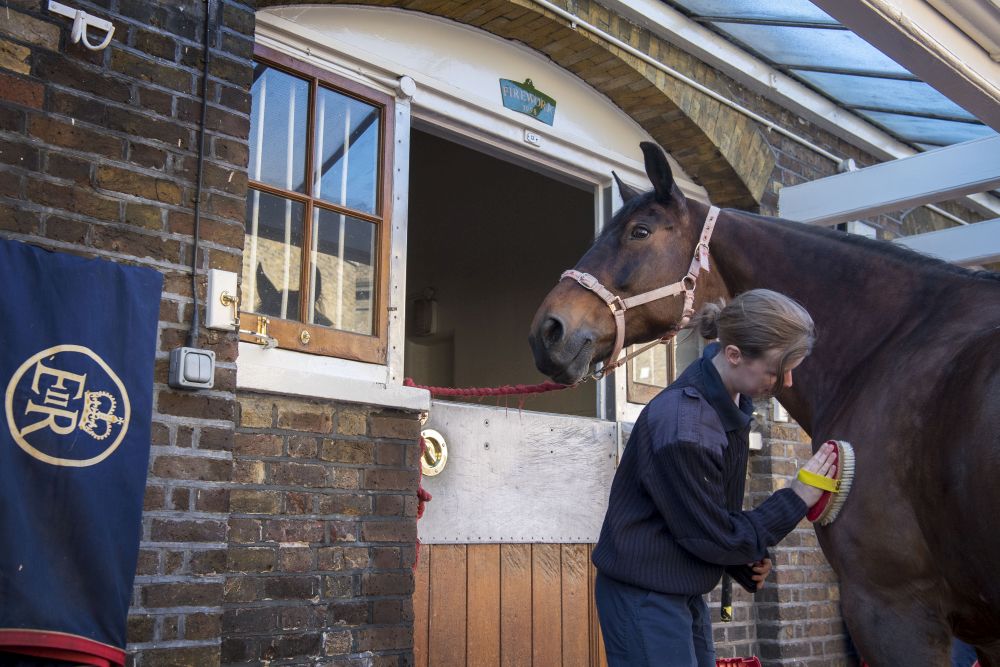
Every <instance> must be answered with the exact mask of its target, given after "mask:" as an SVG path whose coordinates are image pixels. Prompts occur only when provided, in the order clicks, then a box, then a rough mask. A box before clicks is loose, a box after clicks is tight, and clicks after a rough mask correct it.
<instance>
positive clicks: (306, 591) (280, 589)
mask: <svg viewBox="0 0 1000 667" xmlns="http://www.w3.org/2000/svg"><path fill="white" fill-rule="evenodd" d="M318 589H319V581H318V580H317V578H316V577H268V578H266V579H264V580H263V594H264V597H265V598H268V599H271V600H297V599H309V598H311V597H313V596H314V595H316V594H317V592H318Z"/></svg>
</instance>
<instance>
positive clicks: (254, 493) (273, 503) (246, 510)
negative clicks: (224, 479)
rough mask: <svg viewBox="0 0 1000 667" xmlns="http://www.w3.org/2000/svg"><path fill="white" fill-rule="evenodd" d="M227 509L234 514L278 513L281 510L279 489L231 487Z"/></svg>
mask: <svg viewBox="0 0 1000 667" xmlns="http://www.w3.org/2000/svg"><path fill="white" fill-rule="evenodd" d="M229 510H230V511H231V512H233V513H236V514H278V513H280V512H281V493H280V492H279V491H260V490H253V489H232V491H231V492H230V495H229Z"/></svg>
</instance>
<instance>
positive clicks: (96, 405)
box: [80, 391, 125, 440]
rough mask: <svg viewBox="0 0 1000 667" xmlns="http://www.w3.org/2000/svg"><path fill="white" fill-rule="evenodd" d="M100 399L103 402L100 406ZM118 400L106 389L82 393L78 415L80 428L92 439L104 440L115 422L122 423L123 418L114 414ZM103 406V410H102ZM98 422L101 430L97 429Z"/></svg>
mask: <svg viewBox="0 0 1000 667" xmlns="http://www.w3.org/2000/svg"><path fill="white" fill-rule="evenodd" d="M102 400H104V401H105V403H104V404H103V406H102V403H101V402H102ZM117 405H118V401H116V400H115V397H114V396H112V395H111V394H110V393H108V392H106V391H88V392H86V393H85V394H84V395H83V414H82V415H81V417H80V430H81V431H83V432H84V433H87V434H88V435H90V437H92V438H93V439H94V440H104V439H105V438H107V437H108V436H109V435H111V427H112V426H113V425H115V424H123V423H125V420H124V419H122V418H121V417H117V416H115V408H116V407H117ZM102 407H103V410H102ZM99 423H103V424H104V427H103V430H101V431H98V430H97V427H98V425H99Z"/></svg>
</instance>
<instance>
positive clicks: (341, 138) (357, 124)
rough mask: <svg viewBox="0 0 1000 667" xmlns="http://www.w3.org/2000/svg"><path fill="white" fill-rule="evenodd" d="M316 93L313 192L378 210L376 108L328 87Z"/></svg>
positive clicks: (358, 208) (367, 210) (365, 209)
mask: <svg viewBox="0 0 1000 667" xmlns="http://www.w3.org/2000/svg"><path fill="white" fill-rule="evenodd" d="M318 97H319V99H318V100H317V110H316V167H315V175H314V178H315V188H314V190H315V191H314V193H313V196H315V197H319V198H321V199H323V200H325V201H328V202H330V203H333V204H339V205H340V206H345V207H347V208H352V209H354V210H356V211H361V212H363V213H377V211H376V202H377V199H378V149H379V117H380V114H379V109H378V108H377V107H374V106H372V105H371V104H367V103H365V102H362V101H360V100H356V99H354V98H352V97H348V96H347V95H343V94H341V93H339V92H337V91H335V90H329V89H327V88H320V89H319V95H318Z"/></svg>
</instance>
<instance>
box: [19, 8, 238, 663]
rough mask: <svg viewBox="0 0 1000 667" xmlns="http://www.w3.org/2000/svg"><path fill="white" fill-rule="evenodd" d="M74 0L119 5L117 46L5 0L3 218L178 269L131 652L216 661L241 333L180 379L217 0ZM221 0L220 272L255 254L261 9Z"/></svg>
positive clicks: (205, 238) (213, 145) (210, 204)
mask: <svg viewBox="0 0 1000 667" xmlns="http://www.w3.org/2000/svg"><path fill="white" fill-rule="evenodd" d="M72 4H73V6H74V7H79V8H81V9H83V10H85V11H88V12H91V13H93V14H95V15H97V16H100V17H104V18H107V19H109V20H111V21H113V23H114V24H115V26H116V31H115V35H114V39H113V40H112V42H111V45H110V46H109V47H108V48H107V49H106V50H104V51H98V52H92V51H88V50H87V49H85V48H83V47H82V46H79V45H73V44H71V43H70V41H69V27H70V26H71V22H70V21H69V20H68V19H63V18H61V17H59V16H57V15H55V14H51V13H49V12H48V11H46V8H47V5H48V3H47V0H6V1H5V2H4V3H3V7H2V8H0V234H2V235H3V236H4V237H6V238H14V239H20V240H24V241H28V242H30V243H33V244H36V245H41V246H44V247H47V248H51V249H55V250H62V251H67V252H71V253H75V254H79V255H85V256H90V257H102V258H105V259H110V260H113V261H120V262H124V263H130V264H139V265H145V266H149V267H152V268H154V269H156V270H159V271H161V272H162V273H163V274H164V276H165V287H164V292H163V296H162V300H161V303H160V323H159V340H158V346H157V350H158V351H157V358H156V374H155V383H156V384H155V387H154V393H155V403H154V405H155V412H154V414H153V415H152V421H153V429H152V450H151V459H150V467H149V483H148V488H147V493H146V498H145V513H144V517H143V525H142V544H141V550H140V554H139V565H138V572H137V576H136V581H135V589H134V595H133V607H132V610H131V612H130V616H129V640H130V643H131V646H130V653H131V654H132V660H133V662H134V663H135V664H137V665H141V666H143V667H152V666H155V665H165V664H190V665H196V664H197V665H211V664H215V663H217V662H218V656H219V646H220V634H221V617H222V607H223V590H224V581H225V573H226V568H227V554H226V551H227V547H228V545H227V527H228V526H227V523H228V516H229V489H228V488H227V483H228V481H229V480H230V477H231V474H232V456H231V449H232V436H233V429H234V419H235V413H236V400H235V396H234V389H235V363H234V362H235V358H236V349H237V348H236V340H235V337H234V336H233V335H231V334H219V333H218V332H211V333H209V332H203V334H202V337H201V345H202V346H203V347H208V348H210V349H213V350H214V351H215V352H216V354H217V358H218V360H219V362H220V368H219V371H218V373H217V375H216V385H215V389H214V390H212V391H207V392H199V393H183V392H175V391H173V390H171V389H169V388H168V387H167V386H166V376H167V355H168V351H169V350H170V349H172V348H174V347H176V346H177V345H179V344H181V343H182V341H183V340H184V338H185V336H186V334H187V328H188V326H189V323H190V321H191V312H192V310H191V309H192V298H191V296H192V293H191V277H190V267H191V262H192V259H193V257H192V255H193V252H194V245H193V243H192V230H193V221H194V215H193V214H194V208H193V202H194V198H195V174H196V165H197V148H198V124H199V121H200V111H201V71H202V54H203V46H202V44H203V35H204V23H203V21H204V18H205V3H204V2H201V1H197V0H186V1H176V2H171V3H152V2H146V1H145V0H96V1H94V2H88V1H86V0H79V1H77V2H74V3H72ZM219 12H220V14H219V17H220V23H221V29H220V30H219V31H217V32H216V33H215V37H214V41H213V44H212V49H213V50H212V60H211V63H212V65H211V70H210V76H209V88H208V99H209V102H210V107H209V112H208V119H209V123H208V124H209V127H208V135H207V139H206V162H205V169H206V171H205V190H204V200H203V201H204V206H203V217H202V223H201V238H202V243H201V246H200V248H199V251H198V253H199V256H198V257H197V265H198V267H199V269H200V270H201V271H203V272H204V270H206V269H208V268H210V267H212V268H223V269H227V270H230V271H233V270H238V268H239V267H240V265H241V255H242V246H243V207H244V198H245V184H246V176H245V168H246V159H247V148H246V135H247V132H248V128H249V118H248V112H249V96H248V92H247V87H248V84H249V81H250V76H251V70H250V67H249V60H248V59H249V57H250V54H251V49H252V33H253V12H252V10H251V9H250V8H249V7H248V6H247V5H245V4H242V3H239V2H232V1H230V0H222V2H220V9H219ZM203 275H204V273H202V276H203ZM201 282H202V285H203V283H204V281H203V279H202V281H201ZM202 289H203V288H202Z"/></svg>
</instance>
